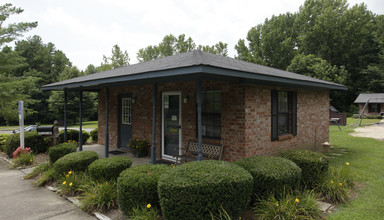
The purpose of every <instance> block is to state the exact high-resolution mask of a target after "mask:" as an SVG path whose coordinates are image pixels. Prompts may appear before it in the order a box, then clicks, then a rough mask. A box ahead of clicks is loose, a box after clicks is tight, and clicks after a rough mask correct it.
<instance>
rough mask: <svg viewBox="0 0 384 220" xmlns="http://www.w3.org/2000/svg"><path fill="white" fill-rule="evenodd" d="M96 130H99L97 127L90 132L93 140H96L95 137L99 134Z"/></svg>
mask: <svg viewBox="0 0 384 220" xmlns="http://www.w3.org/2000/svg"><path fill="white" fill-rule="evenodd" d="M98 131H99V130H98V128H95V129H93V130H92V131H91V133H90V135H91V138H92V141H93V142H97V139H98V136H99V133H98Z"/></svg>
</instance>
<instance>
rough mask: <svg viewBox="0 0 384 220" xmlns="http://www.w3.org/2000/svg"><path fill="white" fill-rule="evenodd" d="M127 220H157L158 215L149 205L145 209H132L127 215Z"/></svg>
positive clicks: (154, 208)
mask: <svg viewBox="0 0 384 220" xmlns="http://www.w3.org/2000/svg"><path fill="white" fill-rule="evenodd" d="M128 216H129V219H134V220H158V219H161V218H159V213H158V211H157V209H156V207H152V206H151V204H148V205H147V206H146V207H142V206H140V207H136V208H133V209H132V211H131V212H130V213H129V215H128Z"/></svg>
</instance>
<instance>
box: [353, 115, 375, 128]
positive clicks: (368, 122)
mask: <svg viewBox="0 0 384 220" xmlns="http://www.w3.org/2000/svg"><path fill="white" fill-rule="evenodd" d="M356 121H357V118H351V117H349V118H347V125H355V124H356ZM380 121H381V119H366V118H364V119H363V121H362V122H361V124H362V125H369V124H374V123H378V122H380ZM359 124H360V120H359V123H358V124H357V126H359Z"/></svg>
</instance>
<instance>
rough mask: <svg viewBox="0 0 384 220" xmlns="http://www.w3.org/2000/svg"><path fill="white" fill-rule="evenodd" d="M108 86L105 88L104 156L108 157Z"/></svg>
mask: <svg viewBox="0 0 384 220" xmlns="http://www.w3.org/2000/svg"><path fill="white" fill-rule="evenodd" d="M108 106H109V88H105V158H108V157H109V132H108V114H109V109H108Z"/></svg>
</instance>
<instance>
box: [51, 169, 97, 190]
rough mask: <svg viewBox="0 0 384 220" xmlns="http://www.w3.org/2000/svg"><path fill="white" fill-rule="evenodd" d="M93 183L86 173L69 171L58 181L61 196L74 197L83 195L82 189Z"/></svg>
mask: <svg viewBox="0 0 384 220" xmlns="http://www.w3.org/2000/svg"><path fill="white" fill-rule="evenodd" d="M90 181H91V179H90V178H89V176H88V175H87V174H86V173H85V172H75V171H72V170H71V171H68V172H67V173H66V174H65V176H64V177H62V178H60V179H58V181H57V182H58V186H57V187H58V188H59V190H60V194H62V195H66V196H73V195H77V194H79V193H81V189H80V187H81V186H82V185H86V184H88V183H89V182H90Z"/></svg>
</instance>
